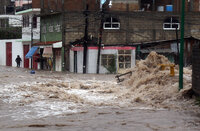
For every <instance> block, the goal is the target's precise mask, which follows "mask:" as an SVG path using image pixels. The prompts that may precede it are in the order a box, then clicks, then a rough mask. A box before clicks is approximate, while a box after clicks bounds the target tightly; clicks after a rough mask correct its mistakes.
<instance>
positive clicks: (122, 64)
mask: <svg viewBox="0 0 200 131" xmlns="http://www.w3.org/2000/svg"><path fill="white" fill-rule="evenodd" d="M118 67H119V69H126V68H131V50H119V51H118Z"/></svg>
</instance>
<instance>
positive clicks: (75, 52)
mask: <svg viewBox="0 0 200 131" xmlns="http://www.w3.org/2000/svg"><path fill="white" fill-rule="evenodd" d="M74 73H77V51H74Z"/></svg>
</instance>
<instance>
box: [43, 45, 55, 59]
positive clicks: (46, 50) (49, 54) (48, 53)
mask: <svg viewBox="0 0 200 131" xmlns="http://www.w3.org/2000/svg"><path fill="white" fill-rule="evenodd" d="M42 56H43V57H53V53H52V47H44V52H43V55H42Z"/></svg>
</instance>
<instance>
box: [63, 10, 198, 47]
mask: <svg viewBox="0 0 200 131" xmlns="http://www.w3.org/2000/svg"><path fill="white" fill-rule="evenodd" d="M110 16H112V17H115V18H118V20H119V21H120V29H104V30H103V35H102V43H103V44H108V45H112V44H113V45H120V44H121V45H122V44H123V45H124V44H130V43H138V42H139V43H140V42H149V41H157V40H172V39H176V31H175V30H164V29H163V22H164V20H165V19H166V18H167V17H170V16H174V17H176V18H177V19H178V20H179V22H180V17H179V16H180V15H179V14H175V13H167V12H130V13H128V12H110V13H109V14H105V15H104V17H105V18H107V17H110ZM198 21H200V14H198V13H188V14H186V19H185V36H191V35H193V36H194V35H195V36H196V37H199V36H200V24H199V23H198ZM99 26H100V15H99V13H98V12H93V14H90V15H89V27H88V28H89V35H92V36H93V37H96V38H98V35H99ZM66 27H67V29H66V44H69V42H73V41H75V40H76V39H80V38H82V37H83V36H84V28H85V16H84V14H83V12H69V13H67V14H66ZM178 34H179V38H180V30H179V31H178Z"/></svg>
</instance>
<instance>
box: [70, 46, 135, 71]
mask: <svg viewBox="0 0 200 131" xmlns="http://www.w3.org/2000/svg"><path fill="white" fill-rule="evenodd" d="M135 49H136V48H135V47H130V46H123V47H120V46H105V47H102V48H101V55H100V63H99V73H122V72H124V71H125V70H126V69H128V68H131V67H134V66H135ZM97 57H98V47H96V46H95V47H88V53H87V64H86V65H87V68H86V73H97V59H98V58H97ZM70 72H75V73H83V47H72V48H71V49H70Z"/></svg>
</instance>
